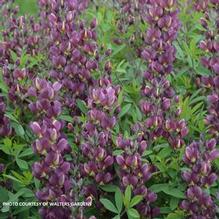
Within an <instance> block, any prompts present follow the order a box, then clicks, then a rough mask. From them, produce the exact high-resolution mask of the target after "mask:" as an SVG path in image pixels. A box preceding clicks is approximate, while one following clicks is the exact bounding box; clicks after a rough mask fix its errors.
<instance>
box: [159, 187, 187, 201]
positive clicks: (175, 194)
mask: <svg viewBox="0 0 219 219" xmlns="http://www.w3.org/2000/svg"><path fill="white" fill-rule="evenodd" d="M162 191H163V192H164V193H166V194H168V195H170V196H173V197H176V198H181V199H183V198H185V195H184V193H183V192H182V191H181V190H179V189H178V188H171V187H163V189H162Z"/></svg>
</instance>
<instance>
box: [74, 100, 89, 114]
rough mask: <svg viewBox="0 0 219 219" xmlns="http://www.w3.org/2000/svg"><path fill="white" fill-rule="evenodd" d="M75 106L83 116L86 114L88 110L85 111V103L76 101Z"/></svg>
mask: <svg viewBox="0 0 219 219" xmlns="http://www.w3.org/2000/svg"><path fill="white" fill-rule="evenodd" d="M76 104H77V107H78V108H79V109H80V110H81V112H82V113H84V114H86V113H87V111H88V109H87V106H86V103H85V102H84V101H83V100H80V99H77V100H76Z"/></svg>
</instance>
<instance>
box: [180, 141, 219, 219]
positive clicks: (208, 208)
mask: <svg viewBox="0 0 219 219" xmlns="http://www.w3.org/2000/svg"><path fill="white" fill-rule="evenodd" d="M218 157H219V150H217V149H216V140H215V139H211V140H208V141H206V142H202V141H200V142H193V143H191V144H190V145H189V146H187V147H186V150H185V155H184V158H183V160H184V163H185V164H186V165H187V166H188V167H189V170H185V171H184V172H183V173H182V178H183V179H184V181H185V182H186V183H187V184H188V188H187V191H186V198H187V199H186V200H184V201H182V203H181V208H182V209H184V210H185V211H186V212H187V213H188V215H189V216H190V217H189V218H191V219H193V218H194V219H197V218H206V219H212V218H215V216H216V206H215V203H214V201H213V196H212V195H210V194H209V193H207V191H205V188H209V187H210V186H211V185H213V184H214V183H215V181H216V180H217V175H216V174H215V173H214V171H213V168H212V162H213V161H214V160H215V159H216V158H218Z"/></svg>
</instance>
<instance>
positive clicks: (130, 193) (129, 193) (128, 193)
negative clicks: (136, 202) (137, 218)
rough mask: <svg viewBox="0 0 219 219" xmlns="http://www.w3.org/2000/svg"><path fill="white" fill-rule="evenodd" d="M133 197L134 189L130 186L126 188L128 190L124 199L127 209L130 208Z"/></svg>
mask: <svg viewBox="0 0 219 219" xmlns="http://www.w3.org/2000/svg"><path fill="white" fill-rule="evenodd" d="M131 195H132V188H131V186H130V185H128V186H127V187H126V190H125V197H124V205H125V207H126V208H128V206H129V204H130V201H131Z"/></svg>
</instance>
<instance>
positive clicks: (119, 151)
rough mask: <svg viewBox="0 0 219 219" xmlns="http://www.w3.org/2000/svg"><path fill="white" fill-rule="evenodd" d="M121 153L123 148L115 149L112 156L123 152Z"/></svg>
mask: <svg viewBox="0 0 219 219" xmlns="http://www.w3.org/2000/svg"><path fill="white" fill-rule="evenodd" d="M123 153H124V151H123V150H115V151H113V155H114V156H117V155H121V154H123Z"/></svg>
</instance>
